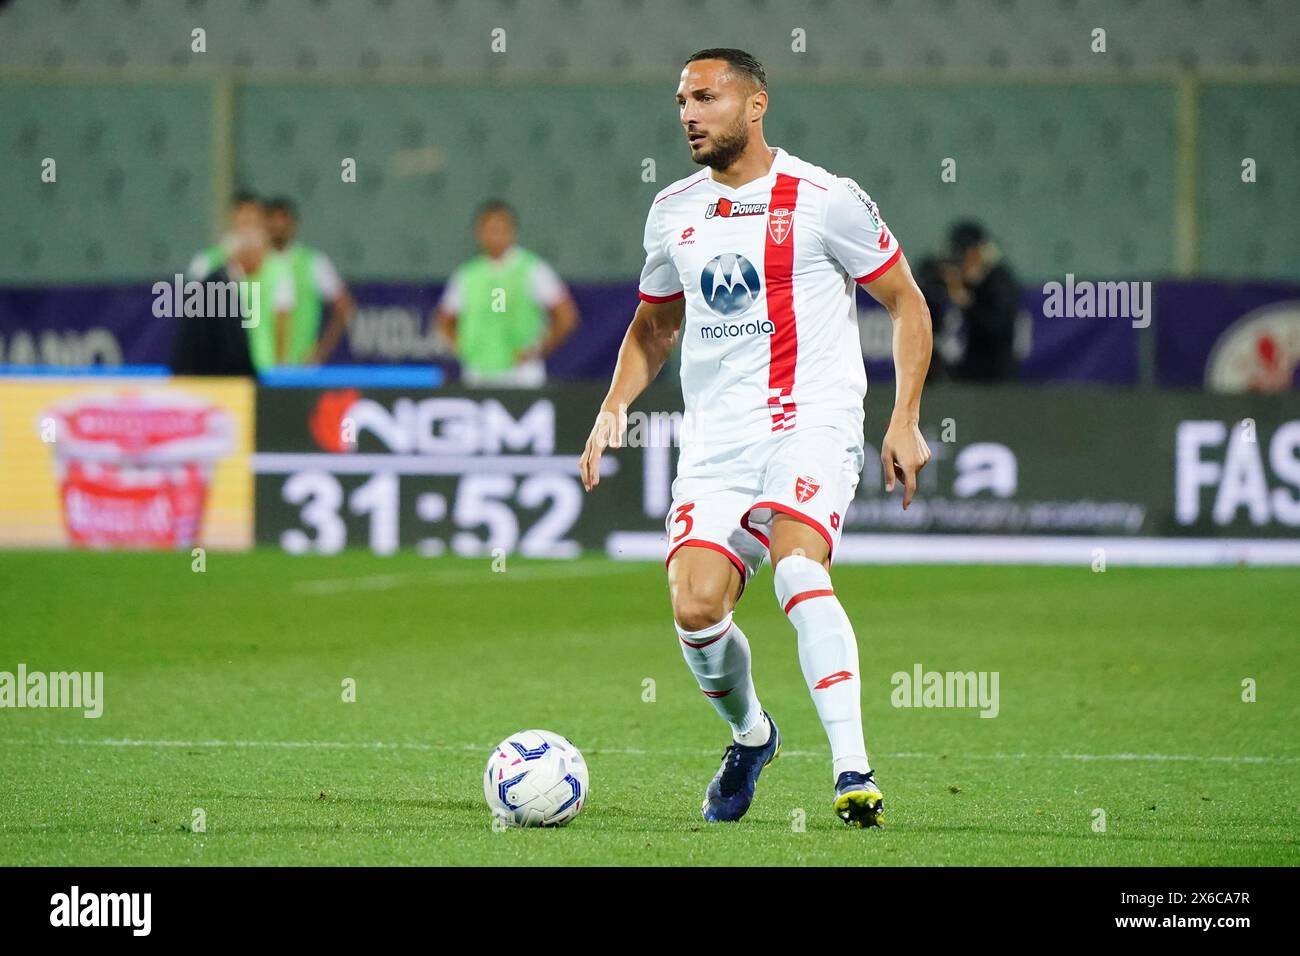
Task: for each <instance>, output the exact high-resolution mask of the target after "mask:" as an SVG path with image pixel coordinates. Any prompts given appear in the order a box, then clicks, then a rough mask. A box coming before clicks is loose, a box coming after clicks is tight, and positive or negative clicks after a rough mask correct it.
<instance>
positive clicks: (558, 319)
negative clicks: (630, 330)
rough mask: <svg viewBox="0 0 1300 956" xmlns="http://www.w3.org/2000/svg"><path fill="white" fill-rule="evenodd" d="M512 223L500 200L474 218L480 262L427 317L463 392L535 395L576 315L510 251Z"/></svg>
mask: <svg viewBox="0 0 1300 956" xmlns="http://www.w3.org/2000/svg"><path fill="white" fill-rule="evenodd" d="M517 231H518V219H517V217H516V216H515V212H514V210H513V209H512V208H511V207H510V206H509V205H507V204H506V203H504V202H502V201H500V200H496V199H494V200H489V201H488V202H485V203H484V204H483V205H482V206H481V207H479V211H478V214H477V216H476V217H475V238H476V239H477V240H478V244H479V248H480V249H481V250H482V252H481V254H480V255H478V256H475V257H474V258H473V259H471V260H470V261H469V262H466V263H464V264H463V265H462V266H460V267H459V268H458V269H457V270H456V271H455V272H454V273H452V276H451V279H450V280H449V281H448V282H447V288H446V290H445V291H444V292H443V296H442V301H441V302H440V303H439V304H438V308H437V311H436V314H435V321H436V322H437V325H438V328H439V330H440V331H441V332H442V334H443V335H444V336H446V337H447V338H448V339H449V340H450V341H451V342H452V344H453V347H454V349H455V354H456V357H457V359H458V360H459V361H460V365H461V377H462V379H463V380H464V382H465V384H467V385H475V386H480V385H481V386H509V387H520V388H535V387H538V386H541V385H544V384H545V383H546V362H545V359H546V357H547V356H548V355H550V354H551V353H552V352H554V351H555V349H556V348H558V347H559V345H560V343H561V342H563V341H564V340H565V339H567V338H568V337H569V336H570V335H572V334H573V330H574V329H575V328H577V325H578V310H577V307H576V306H575V305H574V302H573V298H572V297H571V296H570V295H569V290H568V288H567V287H566V286H565V284H564V282H563V280H561V279H560V277H559V276H558V275H556V273H555V270H554V269H552V268H551V267H550V266H549V265H548V264H547V263H546V262H544V261H543V260H542V259H541V258H540V257H538V256H537V255H536V254H534V253H532V252H529V251H528V250H527V249H524V248H522V247H520V246H518V245H516V244H515V236H516V233H517Z"/></svg>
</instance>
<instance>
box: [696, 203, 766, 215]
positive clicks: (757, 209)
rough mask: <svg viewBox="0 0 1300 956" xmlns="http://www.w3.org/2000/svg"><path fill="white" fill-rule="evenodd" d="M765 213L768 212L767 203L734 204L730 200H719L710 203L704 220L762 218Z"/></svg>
mask: <svg viewBox="0 0 1300 956" xmlns="http://www.w3.org/2000/svg"><path fill="white" fill-rule="evenodd" d="M765 212H767V203H765V202H732V201H731V200H730V199H719V200H718V201H717V202H714V203H709V205H708V208H707V209H705V210H704V218H705V219H712V218H714V217H715V216H720V217H721V218H723V219H731V218H734V217H736V216H761V215H763V213H765Z"/></svg>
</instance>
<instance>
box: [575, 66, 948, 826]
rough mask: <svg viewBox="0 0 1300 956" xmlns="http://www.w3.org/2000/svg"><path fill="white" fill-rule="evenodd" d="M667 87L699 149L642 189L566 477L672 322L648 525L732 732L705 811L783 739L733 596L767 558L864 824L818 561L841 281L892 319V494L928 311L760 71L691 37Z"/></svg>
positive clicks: (844, 294)
mask: <svg viewBox="0 0 1300 956" xmlns="http://www.w3.org/2000/svg"><path fill="white" fill-rule="evenodd" d="M677 103H678V108H679V111H680V114H681V124H682V128H683V130H684V131H685V134H686V139H687V142H688V143H689V145H690V151H691V158H692V159H693V160H694V161H695V162H697V163H699V164H700V165H702V166H705V167H707V168H706V169H705V170H704V171H702V172H699V173H697V174H695V175H694V176H690V177H688V178H686V179H682V180H679V181H677V182H675V183H673V184H672V185H671V186H669V187H667V188H666V189H664V190H662V191H660V193H659V194H658V195H657V196H656V197H655V200H654V203H653V204H652V205H651V207H650V213H649V216H648V218H647V220H646V227H645V251H646V261H645V266H644V268H643V269H642V272H641V281H640V297H641V300H642V301H641V302H640V304H639V305H638V306H637V310H636V314H635V315H634V317H633V319H632V323H631V325H630V326H629V328H628V331H627V334H626V336H625V337H624V339H623V344H622V347H621V348H620V350H619V357H618V364H617V366H616V368H615V370H614V377H613V381H612V383H611V385H610V388H609V392H608V394H607V395H606V397H605V400H604V402H603V403H602V405H601V408H600V413H599V414H598V415H597V418H596V423H595V425H594V426H593V427H592V430H591V435H590V437H589V438H588V439H587V446H586V449H585V450H584V452H583V455H582V460H581V463H580V469H581V475H582V481H583V484H584V486H585V487H586V489H587V490H588V491H590V490H591V489H592V488H593V487H594V486H595V485H597V484H599V482H600V458H601V454H602V453H603V452H604V450H605V449H606V448H607V447H614V448H616V447H618V445H619V443H620V441H621V431H622V429H621V427H620V423H622V422H625V421H626V407H627V405H628V404H629V403H630V402H632V401H633V400H634V399H635V398H636V397H637V396H638V395H639V394H640V393H641V392H642V391H643V390H644V389H645V387H646V386H647V385H649V384H650V383H651V382H652V381H653V380H654V378H655V376H656V375H657V374H658V372H659V370H660V369H661V368H662V367H663V364H664V361H665V360H666V359H667V357H668V355H669V353H670V351H671V350H672V348H673V345H674V342H675V341H676V339H677V337H678V335H679V334H680V335H681V337H682V356H681V379H682V394H683V399H684V401H685V407H686V412H685V417H684V420H683V421H684V426H685V427H684V433H683V440H682V447H681V453H680V457H679V461H678V467H677V477H676V480H675V481H674V482H673V489H672V490H673V503H672V508H671V509H670V511H669V513H668V516H667V520H666V522H665V524H666V528H667V531H668V556H667V565H668V587H669V594H670V597H671V600H672V608H673V617H674V619H675V622H676V626H677V635H678V638H679V640H680V642H681V648H682V653H683V654H684V655H685V657H686V662H687V664H688V665H689V666H690V668H691V670H692V672H693V673H694V674H695V677H696V680H697V682H698V683H699V686H700V689H701V690H702V691H703V692H704V694H705V696H706V697H708V698H709V700H710V702H711V703H712V704H713V706H714V707H715V708H716V709H717V712H718V714H719V715H720V716H721V717H722V718H723V719H724V720H725V721H726V722H727V723H728V724H730V726H731V732H732V742H731V744H730V745H729V746H728V747H727V749H726V751H725V753H724V754H723V758H722V765H721V767H719V769H718V772H717V774H716V775H715V776H714V778H713V780H712V782H711V783H710V784H709V786H708V790H707V792H706V794H705V798H704V806H703V814H704V818H705V819H706V820H710V821H713V820H738V819H740V818H741V817H742V816H743V815H744V814H745V812H746V811H747V810H748V809H749V806H750V803H751V801H752V800H753V796H754V789H755V786H756V784H757V782H758V776H759V773H760V772H761V771H762V769H763V768H764V767H765V766H766V765H767V764H768V763H770V762H771V761H772V760H773V759H774V758H775V757H776V755H777V753H778V752H779V751H780V747H781V735H780V732H779V731H778V730H777V726H776V723H775V722H774V721H773V720H772V719H771V717H770V716H769V715H768V713H767V712H766V711H765V710H764V709H763V707H762V705H761V704H760V703H759V698H758V694H757V692H756V690H755V688H754V681H753V678H752V677H751V675H750V652H749V642H748V641H747V640H746V639H745V635H744V633H743V632H742V631H741V629H740V625H739V624H738V623H737V622H736V620H735V617H734V615H733V610H734V608H735V605H736V602H737V600H738V599H739V597H740V594H741V592H742V591H743V589H744V587H745V583H746V581H747V580H748V579H749V578H750V577H752V576H753V574H754V572H755V571H756V570H757V569H758V567H759V565H760V564H761V562H762V560H763V557H764V555H768V556H770V558H771V561H772V565H773V567H774V569H775V572H774V577H775V584H776V597H777V601H778V602H779V604H780V606H781V608H782V610H783V611H784V612H785V613H786V615H787V616H788V617H789V619H790V623H791V624H793V625H794V628H795V631H796V633H797V635H798V648H799V663H800V666H801V668H802V670H803V675H804V678H805V680H806V681H807V684H808V689H809V692H810V693H811V695H812V699H813V703H814V705H815V706H816V709H817V714H818V716H819V717H820V718H821V721H822V725H823V727H824V728H825V730H826V735H827V737H828V738H829V740H830V746H831V757H832V760H833V764H832V779H833V780H834V786H835V796H834V802H833V806H834V810H835V813H836V814H837V815H838V816H839V817H840V818H841V819H842V820H844V821H845V822H846V823H848V824H849V825H851V826H858V827H863V826H878V825H880V824H881V822H882V811H883V807H884V798H883V796H882V794H881V791H880V788H879V786H877V784H876V782H875V776H874V773H873V771H872V769H871V766H870V764H869V763H868V760H867V748H866V744H865V742H864V740H863V732H862V717H861V684H860V677H859V671H858V647H857V639H856V637H855V636H854V633H853V626H852V624H850V623H849V619H848V617H847V616H846V615H845V613H844V609H843V608H842V607H841V606H840V602H839V600H838V599H837V598H836V596H835V592H834V589H833V588H832V586H831V578H830V565H831V559H832V557H833V556H834V553H835V546H836V544H837V542H838V541H839V538H840V530H841V527H842V524H843V520H844V515H845V512H846V511H847V509H848V507H849V503H850V502H851V501H852V500H853V495H854V492H855V490H856V489H857V484H858V475H859V474H860V473H861V471H862V467H863V463H864V454H863V444H864V443H863V430H862V424H863V399H864V398H865V395H866V386H867V382H866V374H865V371H864V368H863V362H862V349H861V344H860V342H859V339H858V331H857V322H856V310H855V303H854V284H855V283H857V284H860V285H862V286H864V287H865V288H866V289H867V291H868V292H869V293H870V294H871V295H872V296H873V297H875V298H876V299H877V300H878V301H879V302H880V303H881V304H882V305H883V306H884V307H885V308H886V309H887V310H888V311H889V314H890V316H891V318H892V319H893V326H894V345H893V350H894V367H895V371H896V378H897V384H896V390H895V396H894V410H893V414H892V416H891V417H890V420H889V426H888V428H887V429H886V431H885V436H884V440H883V441H882V443H881V451H880V459H881V464H882V465H883V466H884V475H885V490H886V491H889V492H892V491H893V490H894V486H895V482H901V483H902V484H903V487H904V493H903V507H904V508H906V507H907V506H908V505H909V504H910V503H911V500H912V496H913V495H914V494H915V493H916V478H917V473H918V472H919V471H920V470H921V468H922V467H923V466H924V465H925V463H926V462H927V461H928V460H929V458H930V450H929V448H928V447H927V446H926V443H925V439H924V438H923V437H922V436H921V431H920V428H919V427H918V421H919V417H920V404H921V387H922V383H923V382H924V380H925V374H926V369H927V368H928V366H929V362H930V346H931V331H930V314H929V312H928V310H927V309H926V306H925V299H924V298H923V297H922V295H921V292H920V290H919V289H918V288H917V286H916V283H915V282H914V281H913V279H912V274H911V272H910V270H909V269H908V265H907V260H906V259H905V258H904V257H903V254H902V251H901V250H900V248H899V246H898V240H897V238H896V237H895V236H894V234H893V233H892V232H891V231H890V229H889V228H888V226H886V225H885V222H884V220H883V219H882V218H881V216H880V211H879V210H878V209H877V208H876V204H875V203H874V202H872V200H871V199H870V197H869V196H867V194H866V193H864V192H863V191H862V190H861V189H860V188H858V185H857V184H856V183H855V182H853V181H852V180H851V179H845V178H841V177H838V176H835V175H834V174H832V173H829V172H827V171H826V170H824V169H822V168H821V167H818V166H814V165H812V164H811V163H806V162H804V161H803V160H800V159H796V158H795V157H794V156H791V155H789V154H788V153H786V152H785V151H784V150H782V149H773V148H771V147H769V146H768V145H767V143H766V142H765V141H764V138H763V116H764V114H765V113H766V112H767V106H768V94H767V79H766V76H765V74H764V72H763V67H762V65H761V64H760V63H759V62H758V61H757V60H756V59H754V57H752V56H751V55H749V54H748V53H745V52H744V51H742V50H734V49H710V50H703V51H701V52H699V53H696V54H695V55H694V56H692V57H691V58H690V59H689V60H688V61H687V62H686V66H685V69H683V70H682V74H681V82H680V84H679V86H678V88H677Z"/></svg>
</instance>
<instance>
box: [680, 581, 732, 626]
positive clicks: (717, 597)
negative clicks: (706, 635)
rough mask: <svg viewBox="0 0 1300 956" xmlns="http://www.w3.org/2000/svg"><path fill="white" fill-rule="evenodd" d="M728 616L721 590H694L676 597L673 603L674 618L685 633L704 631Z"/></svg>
mask: <svg viewBox="0 0 1300 956" xmlns="http://www.w3.org/2000/svg"><path fill="white" fill-rule="evenodd" d="M726 616H727V607H726V601H725V599H724V595H723V592H722V591H720V590H719V591H713V590H712V589H709V590H704V591H699V590H692V591H689V592H687V593H685V594H681V595H676V596H675V599H674V601H673V617H674V618H676V620H677V624H678V626H679V627H681V628H682V630H684V631H702V630H704V629H705V628H706V627H712V626H713V625H714V624H717V623H718V622H719V621H721V620H722V619H723V618H724V617H726Z"/></svg>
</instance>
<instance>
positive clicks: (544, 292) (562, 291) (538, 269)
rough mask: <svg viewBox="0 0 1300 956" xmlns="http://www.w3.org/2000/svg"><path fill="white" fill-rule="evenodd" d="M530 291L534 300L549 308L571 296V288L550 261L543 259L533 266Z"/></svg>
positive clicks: (529, 278) (529, 284)
mask: <svg viewBox="0 0 1300 956" xmlns="http://www.w3.org/2000/svg"><path fill="white" fill-rule="evenodd" d="M528 291H529V292H530V293H531V294H532V297H533V301H534V302H536V303H537V304H538V305H540V306H543V307H544V308H547V309H553V308H555V307H556V306H557V305H559V304H560V303H561V302H563V301H564V300H565V299H567V298H568V297H569V289H568V287H567V286H565V284H564V280H563V279H561V278H560V276H559V274H558V273H557V272H556V271H555V270H554V269H552V268H551V266H550V263H547V262H543V261H542V260H541V259H538V260H537V263H536V264H535V265H534V266H533V270H532V274H531V275H529V277H528Z"/></svg>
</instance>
